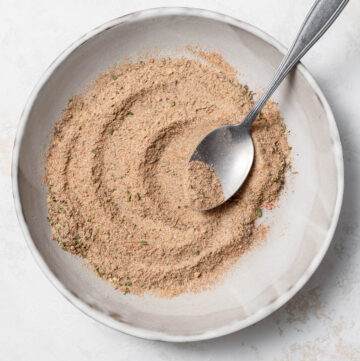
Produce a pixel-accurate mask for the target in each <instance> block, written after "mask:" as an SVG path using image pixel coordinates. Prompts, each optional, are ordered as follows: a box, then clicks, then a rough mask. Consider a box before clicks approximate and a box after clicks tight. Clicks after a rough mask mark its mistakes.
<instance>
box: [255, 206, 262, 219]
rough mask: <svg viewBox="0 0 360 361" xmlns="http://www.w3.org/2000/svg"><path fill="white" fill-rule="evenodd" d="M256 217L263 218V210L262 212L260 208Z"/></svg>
mask: <svg viewBox="0 0 360 361" xmlns="http://www.w3.org/2000/svg"><path fill="white" fill-rule="evenodd" d="M256 215H257V216H258V217H259V218H260V217H261V216H262V210H261V208H260V207H259V208H258V209H257V210H256Z"/></svg>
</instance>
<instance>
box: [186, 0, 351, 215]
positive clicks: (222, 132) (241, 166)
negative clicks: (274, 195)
mask: <svg viewBox="0 0 360 361" xmlns="http://www.w3.org/2000/svg"><path fill="white" fill-rule="evenodd" d="M348 1H349V0H317V1H315V4H314V5H313V6H312V8H311V9H310V11H309V13H308V14H307V16H306V18H305V21H304V23H303V24H302V26H301V28H300V31H299V33H298V35H297V36H296V39H295V41H294V43H293V44H292V46H291V47H290V49H289V51H288V52H287V54H286V56H285V57H284V59H283V61H282V62H281V64H280V66H279V68H278V70H277V72H276V74H275V76H274V78H273V80H272V81H271V82H270V84H269V86H268V87H267V88H266V90H265V91H264V93H263V94H262V95H261V97H260V98H259V100H258V101H257V102H256V104H255V105H254V106H253V108H252V109H251V111H250V112H249V114H248V115H247V116H246V117H245V119H244V120H243V121H242V122H241V123H239V124H236V125H228V126H223V127H219V128H217V129H215V130H213V131H212V132H210V133H209V134H207V135H206V136H205V137H204V138H203V139H202V141H201V142H200V143H199V144H198V146H197V147H196V149H195V151H194V153H193V154H192V155H191V157H190V160H189V162H191V161H200V162H203V163H205V164H207V165H209V166H210V167H212V168H213V169H214V171H215V174H216V176H217V177H218V178H219V180H220V182H221V185H222V190H223V194H224V200H223V201H222V202H221V203H219V204H217V205H216V206H219V205H220V204H222V203H224V202H226V201H227V200H228V199H229V198H230V197H231V196H233V195H234V194H235V193H236V192H237V190H238V189H239V188H240V187H241V185H242V184H243V182H244V181H245V179H246V177H247V175H248V173H249V171H250V169H251V166H252V163H253V159H254V145H253V142H252V139H251V136H250V127H251V125H252V123H253V122H254V120H255V119H256V117H257V116H258V114H259V113H260V111H261V109H262V108H263V106H264V105H265V103H266V102H267V101H268V99H269V98H270V96H271V95H272V94H273V93H274V91H275V90H276V88H277V87H278V86H279V85H280V83H281V82H282V81H283V79H284V78H285V77H286V75H287V74H288V73H289V72H290V70H291V69H292V68H293V67H294V66H295V65H296V63H297V62H298V61H299V60H300V59H301V58H302V57H303V56H304V55H305V53H306V52H307V51H308V50H309V49H310V48H311V47H312V46H313V45H314V44H315V43H316V41H317V40H319V38H320V37H321V36H322V35H323V34H324V33H325V32H326V30H327V29H328V28H329V27H330V25H331V24H332V23H333V22H334V21H335V19H336V18H337V17H338V15H339V14H340V13H341V11H342V10H343V9H344V7H345V5H346V4H347V3H348ZM216 206H214V207H211V208H207V209H201V210H208V209H212V208H215V207H216Z"/></svg>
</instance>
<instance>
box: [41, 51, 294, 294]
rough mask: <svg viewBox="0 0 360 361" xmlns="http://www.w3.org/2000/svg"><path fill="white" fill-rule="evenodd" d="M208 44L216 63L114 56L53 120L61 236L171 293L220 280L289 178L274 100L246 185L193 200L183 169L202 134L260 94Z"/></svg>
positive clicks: (107, 267)
mask: <svg viewBox="0 0 360 361" xmlns="http://www.w3.org/2000/svg"><path fill="white" fill-rule="evenodd" d="M203 54H206V57H207V60H208V61H207V65H206V64H202V63H201V62H200V61H197V60H189V59H186V58H181V59H150V60H149V61H147V62H138V63H126V64H121V65H119V66H116V67H114V68H113V69H112V70H111V71H110V72H109V73H106V74H102V75H100V76H99V77H98V78H97V79H96V80H95V81H94V82H93V84H91V85H90V86H89V88H88V89H87V90H86V91H85V92H84V94H80V95H77V96H74V97H73V98H72V99H71V100H70V101H69V103H68V106H67V108H66V110H65V111H64V114H63V117H62V119H61V120H60V121H59V122H58V123H57V124H56V126H55V131H54V134H53V141H52V144H51V146H50V148H49V151H48V156H47V163H46V172H45V182H46V185H47V186H48V198H47V201H48V210H49V222H50V225H51V228H52V232H53V237H54V239H55V240H56V241H57V242H58V243H59V245H60V246H61V247H62V248H63V249H64V250H66V251H68V252H71V253H73V254H75V255H77V256H79V257H82V258H84V259H86V260H87V261H88V263H89V264H90V265H92V267H93V268H94V270H95V271H96V272H97V274H98V275H99V277H101V278H103V279H104V280H109V281H110V282H111V284H112V285H113V286H114V287H116V288H118V289H120V290H121V291H122V292H124V293H125V294H126V293H128V292H131V293H134V294H137V295H141V294H143V293H144V292H150V293H152V294H155V295H158V296H165V297H172V296H176V295H179V294H181V293H183V292H186V291H190V292H200V291H201V290H203V289H204V287H208V286H210V285H213V284H214V283H215V282H217V281H219V277H220V276H221V275H223V274H224V272H225V270H227V269H228V268H229V267H230V265H231V264H232V263H233V262H234V261H235V260H236V259H238V257H239V256H240V255H241V254H242V253H243V252H244V251H246V249H248V248H249V247H250V246H251V245H252V244H254V241H255V240H256V239H258V237H259V233H261V232H262V231H263V229H262V228H261V227H255V225H254V221H255V220H256V219H257V218H258V217H260V216H261V215H262V211H261V207H263V206H264V205H266V204H269V203H271V202H275V201H276V200H277V198H278V195H279V192H280V190H281V189H282V187H283V183H284V181H285V171H286V167H287V161H286V159H287V156H288V153H289V146H288V143H287V134H286V131H285V128H284V124H283V121H282V118H281V116H280V114H279V111H278V110H276V109H275V108H274V106H273V104H272V103H268V104H267V105H266V106H265V108H264V109H263V111H262V112H261V114H260V116H259V117H258V119H257V120H256V121H255V122H254V124H253V126H252V129H251V135H252V139H253V141H254V146H255V160H254V165H253V168H252V170H251V172H250V175H249V177H248V178H247V180H246V182H245V183H244V185H243V186H242V188H241V189H240V190H239V192H238V193H237V194H236V195H235V196H234V197H233V198H232V199H231V201H229V202H226V203H224V204H223V205H222V206H220V207H217V208H215V209H214V210H212V211H209V212H197V211H194V210H192V209H191V208H189V204H188V202H187V200H186V199H184V196H183V175H184V170H185V167H186V162H187V160H188V159H189V157H190V155H191V153H192V152H193V150H194V148H195V146H196V145H197V144H198V143H199V141H200V140H201V139H202V138H203V136H204V135H205V134H207V133H208V132H209V131H211V130H212V129H214V128H216V127H219V126H221V125H226V124H235V123H238V122H239V121H241V119H243V118H244V116H245V115H246V114H247V112H248V111H249V110H250V108H251V106H252V104H253V99H252V98H253V97H252V93H251V91H249V90H248V88H247V87H244V86H242V85H241V84H239V83H238V81H237V79H236V77H235V75H234V74H235V73H234V71H233V70H231V71H227V70H226V69H229V66H228V65H226V63H225V62H224V61H223V60H220V59H221V58H220V56H219V55H217V54H211V53H203ZM199 55H200V56H201V54H199ZM211 59H212V60H213V61H210V60H211ZM205 60H206V59H205ZM213 64H215V65H213ZM219 64H222V66H220V69H221V70H219Z"/></svg>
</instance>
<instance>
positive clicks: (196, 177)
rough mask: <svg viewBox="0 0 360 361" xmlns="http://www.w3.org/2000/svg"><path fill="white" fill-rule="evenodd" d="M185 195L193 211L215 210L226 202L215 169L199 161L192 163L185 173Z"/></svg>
mask: <svg viewBox="0 0 360 361" xmlns="http://www.w3.org/2000/svg"><path fill="white" fill-rule="evenodd" d="M184 185H185V195H186V197H187V199H188V202H189V205H190V207H191V208H193V209H197V210H206V209H209V208H213V207H215V206H216V205H218V204H220V203H221V202H222V201H223V200H224V194H223V192H222V186H221V182H220V180H219V179H218V177H217V176H216V174H215V171H214V169H212V168H211V167H209V166H208V165H207V164H205V163H203V162H199V161H194V162H190V163H189V165H188V166H187V167H186V172H185V182H184Z"/></svg>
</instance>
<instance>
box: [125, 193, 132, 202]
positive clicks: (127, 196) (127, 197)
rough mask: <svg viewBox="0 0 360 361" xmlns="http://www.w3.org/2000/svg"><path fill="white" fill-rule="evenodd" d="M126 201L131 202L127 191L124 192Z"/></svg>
mask: <svg viewBox="0 0 360 361" xmlns="http://www.w3.org/2000/svg"><path fill="white" fill-rule="evenodd" d="M126 201H127V202H130V201H131V194H130V192H129V191H126Z"/></svg>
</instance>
